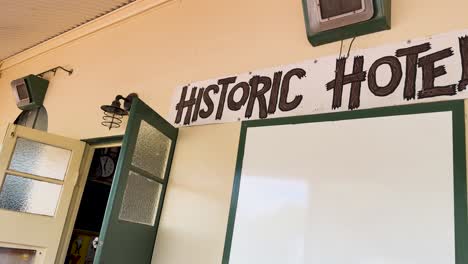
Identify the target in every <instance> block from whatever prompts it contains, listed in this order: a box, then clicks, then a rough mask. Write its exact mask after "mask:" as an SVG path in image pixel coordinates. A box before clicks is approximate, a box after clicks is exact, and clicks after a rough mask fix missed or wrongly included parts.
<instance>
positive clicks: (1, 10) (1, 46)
mask: <svg viewBox="0 0 468 264" xmlns="http://www.w3.org/2000/svg"><path fill="white" fill-rule="evenodd" d="M134 1H137V0H75V1H72V0H0V61H1V60H3V59H6V58H8V57H11V56H13V55H15V54H17V53H20V52H21V51H23V50H26V49H28V48H31V47H33V46H35V45H37V44H39V43H41V42H44V41H46V40H48V39H51V38H53V37H55V36H58V35H60V34H62V33H64V32H66V31H68V30H71V29H73V28H75V27H78V26H80V25H82V24H84V23H87V22H89V21H91V20H93V19H96V18H98V17H100V16H102V15H105V14H107V13H109V12H111V11H114V10H116V9H118V8H120V7H123V6H125V5H127V4H129V3H131V2H134Z"/></svg>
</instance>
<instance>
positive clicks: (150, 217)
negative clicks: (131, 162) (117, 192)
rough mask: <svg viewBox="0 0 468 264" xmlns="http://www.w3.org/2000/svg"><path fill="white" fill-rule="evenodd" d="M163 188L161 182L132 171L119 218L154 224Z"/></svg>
mask: <svg viewBox="0 0 468 264" xmlns="http://www.w3.org/2000/svg"><path fill="white" fill-rule="evenodd" d="M161 190H162V185H161V184H159V183H157V182H155V181H153V180H151V179H149V178H146V177H143V176H141V175H140V174H138V173H136V172H133V171H130V174H129V176H128V180H127V186H126V187H125V193H124V197H123V201H122V208H121V209H120V216H119V219H120V220H125V221H129V222H133V223H139V224H146V225H151V226H152V225H154V220H155V219H156V212H157V210H158V203H159V196H160V194H161Z"/></svg>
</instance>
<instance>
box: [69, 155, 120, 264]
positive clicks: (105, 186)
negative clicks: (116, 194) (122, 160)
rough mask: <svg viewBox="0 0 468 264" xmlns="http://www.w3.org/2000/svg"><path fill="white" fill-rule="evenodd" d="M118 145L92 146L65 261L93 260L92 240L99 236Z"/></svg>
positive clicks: (116, 158)
mask: <svg viewBox="0 0 468 264" xmlns="http://www.w3.org/2000/svg"><path fill="white" fill-rule="evenodd" d="M119 153H120V147H113V148H102V149H96V151H95V152H94V155H93V161H92V163H91V167H90V170H89V174H88V179H87V181H86V185H85V188H84V191H83V196H82V198H81V203H80V207H79V209H78V215H77V218H76V221H75V225H74V228H73V234H72V238H71V241H70V244H69V247H68V251H67V258H66V260H65V263H66V264H75V263H79V262H80V261H83V259H84V260H85V262H84V263H86V264H90V263H93V259H94V254H95V248H94V246H93V241H94V240H95V239H96V237H99V232H100V230H101V227H102V224H103V219H104V214H105V212H106V206H107V200H108V198H109V194H110V189H111V185H112V180H113V177H114V173H115V167H116V165H117V160H118V157H119Z"/></svg>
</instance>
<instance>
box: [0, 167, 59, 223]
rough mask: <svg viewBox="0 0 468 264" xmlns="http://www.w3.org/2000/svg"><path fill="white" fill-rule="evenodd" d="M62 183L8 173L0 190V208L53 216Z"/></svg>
mask: <svg viewBox="0 0 468 264" xmlns="http://www.w3.org/2000/svg"><path fill="white" fill-rule="evenodd" d="M61 191H62V185H58V184H53V183H48V182H41V181H36V180H33V179H28V178H23V177H18V176H13V175H6V177H5V182H4V184H3V187H2V190H1V192H0V208H3V209H8V210H13V211H18V212H25V213H32V214H40V215H49V216H53V215H54V214H55V209H56V208H57V204H58V201H59V197H60V192H61Z"/></svg>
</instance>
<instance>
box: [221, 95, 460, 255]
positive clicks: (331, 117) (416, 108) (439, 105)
mask: <svg viewBox="0 0 468 264" xmlns="http://www.w3.org/2000/svg"><path fill="white" fill-rule="evenodd" d="M446 111H451V112H452V135H453V168H454V172H453V175H454V209H455V223H454V224H455V254H456V264H468V208H467V207H468V204H467V176H466V148H465V146H466V145H465V106H464V102H463V100H459V101H449V102H436V103H422V104H415V105H405V106H392V107H383V108H375V109H370V110H358V111H348V112H338V113H329V114H319V115H309V116H297V117H286V118H277V119H266V120H253V121H244V122H242V126H241V133H240V140H239V149H238V153H237V163H236V171H235V176H234V183H233V188H232V196H231V205H230V211H229V218H228V224H227V231H226V238H225V243H224V252H223V258H222V264H229V258H230V253H231V245H232V236H233V232H234V224H235V218H236V211H237V201H238V198H239V190H240V183H241V175H242V164H243V160H244V150H245V142H246V137H247V130H248V129H249V128H251V127H265V126H280V125H291V124H303V123H317V122H328V121H341V120H353V119H363V118H375V117H385V116H399V115H410V114H422V113H434V112H446Z"/></svg>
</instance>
